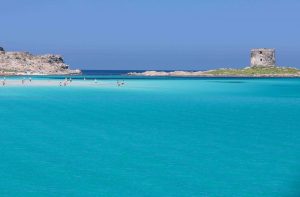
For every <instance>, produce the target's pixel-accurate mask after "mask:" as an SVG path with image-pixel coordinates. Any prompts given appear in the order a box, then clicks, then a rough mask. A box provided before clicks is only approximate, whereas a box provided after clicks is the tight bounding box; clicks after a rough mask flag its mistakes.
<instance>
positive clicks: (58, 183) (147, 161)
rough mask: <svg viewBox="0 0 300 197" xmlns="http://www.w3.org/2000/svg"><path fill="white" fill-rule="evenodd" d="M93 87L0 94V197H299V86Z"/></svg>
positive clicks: (170, 83) (180, 83) (196, 82)
mask: <svg viewBox="0 0 300 197" xmlns="http://www.w3.org/2000/svg"><path fill="white" fill-rule="evenodd" d="M98 77H99V78H98V79H99V81H104V82H112V83H114V82H115V81H116V80H117V79H119V80H121V79H122V78H124V79H125V82H126V85H125V86H123V87H117V86H101V85H99V86H86V87H71V86H70V87H59V86H58V87H0V130H1V131H0V140H1V141H0V142H1V143H0V177H1V178H0V196H84V197H86V196H116V197H119V196H130V197H133V196H163V197H166V196H172V197H173V196H178V197H185V196H187V197H190V196H199V197H202V196H205V197H232V196H238V197H248V196H249V197H250V196H251V197H253V196H267V197H269V196H270V197H277V196H278V197H279V196H280V197H282V196H284V197H286V196H291V197H294V196H295V197H296V196H300V189H299V188H300V79H243V78H228V79H222V78H204V79H197V78H154V79H153V78H134V77H124V76H121V75H118V76H110V75H106V76H98ZM53 78H55V77H53ZM90 78H93V76H92V77H90ZM75 80H76V79H75ZM78 80H81V79H78Z"/></svg>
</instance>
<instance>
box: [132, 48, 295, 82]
mask: <svg viewBox="0 0 300 197" xmlns="http://www.w3.org/2000/svg"><path fill="white" fill-rule="evenodd" d="M128 75H132V76H171V77H172V76H173V77H300V70H299V69H297V68H292V67H280V66H276V59H275V49H266V48H260V49H252V50H251V65H250V66H249V67H245V68H241V69H232V68H220V69H216V70H207V71H170V72H166V71H145V72H130V73H128Z"/></svg>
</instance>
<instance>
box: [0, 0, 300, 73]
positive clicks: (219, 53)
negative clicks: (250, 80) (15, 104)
mask: <svg viewBox="0 0 300 197" xmlns="http://www.w3.org/2000/svg"><path fill="white" fill-rule="evenodd" d="M0 3H1V6H0V21H1V22H0V24H1V28H0V46H3V47H4V48H5V49H6V50H21V51H30V52H32V53H34V54H41V53H58V54H62V55H63V56H64V57H65V61H66V62H67V63H68V64H70V65H71V67H72V68H81V69H142V70H143V69H162V70H164V69H185V70H188V69H191V70H203V69H210V68H217V67H244V66H247V65H249V51H250V49H251V48H256V47H267V48H268V47H270V48H276V49H277V60H278V64H279V65H287V66H294V67H298V68H300V38H299V36H300V24H299V23H300V12H299V10H300V1H296V0H239V1H238V0H226V1H225V0H147V1H145V0H102V1H101V0H98V1H96V0H52V1H41V0H19V1H18V0H9V1H4V0H0Z"/></svg>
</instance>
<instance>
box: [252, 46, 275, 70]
mask: <svg viewBox="0 0 300 197" xmlns="http://www.w3.org/2000/svg"><path fill="white" fill-rule="evenodd" d="M275 65H276V59H275V49H265V48H262V49H252V50H251V67H253V66H260V67H270V66H275Z"/></svg>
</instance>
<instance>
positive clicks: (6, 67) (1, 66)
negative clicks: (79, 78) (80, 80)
mask: <svg viewBox="0 0 300 197" xmlns="http://www.w3.org/2000/svg"><path fill="white" fill-rule="evenodd" d="M78 74H81V71H80V70H71V69H69V66H68V65H67V64H65V63H64V60H63V58H62V56H60V55H52V54H48V55H32V54H30V53H28V52H7V51H5V50H4V49H3V48H2V47H0V75H2V76H7V75H78Z"/></svg>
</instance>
